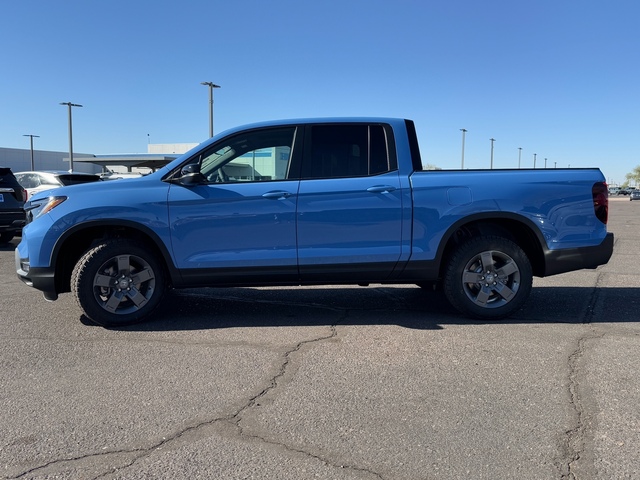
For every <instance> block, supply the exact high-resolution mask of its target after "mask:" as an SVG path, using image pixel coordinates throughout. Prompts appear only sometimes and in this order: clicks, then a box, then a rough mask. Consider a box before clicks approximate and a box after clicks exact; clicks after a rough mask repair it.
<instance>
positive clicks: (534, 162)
mask: <svg viewBox="0 0 640 480" xmlns="http://www.w3.org/2000/svg"><path fill="white" fill-rule="evenodd" d="M536 155H537V153H534V154H533V168H536Z"/></svg>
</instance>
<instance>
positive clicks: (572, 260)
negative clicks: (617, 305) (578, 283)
mask: <svg viewBox="0 0 640 480" xmlns="http://www.w3.org/2000/svg"><path fill="white" fill-rule="evenodd" d="M611 255H613V233H611V232H609V233H607V235H606V237H605V238H604V240H603V241H602V243H601V244H600V245H595V246H592V247H578V248H562V249H558V250H548V251H546V252H545V254H544V257H545V273H544V276H545V277H548V276H550V275H557V274H559V273H565V272H571V271H573V270H581V269H583V268H596V267H598V266H600V265H604V264H605V263H607V262H608V261H609V259H610V258H611Z"/></svg>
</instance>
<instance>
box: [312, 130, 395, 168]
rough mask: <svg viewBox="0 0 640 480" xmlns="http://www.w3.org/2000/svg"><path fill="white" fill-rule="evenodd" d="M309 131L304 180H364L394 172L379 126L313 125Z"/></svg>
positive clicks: (383, 133)
mask: <svg viewBox="0 0 640 480" xmlns="http://www.w3.org/2000/svg"><path fill="white" fill-rule="evenodd" d="M308 131H309V133H308V134H307V135H308V136H307V142H308V143H307V144H308V145H309V147H308V148H305V151H306V152H307V155H306V156H305V166H304V167H303V168H304V173H303V176H304V177H306V178H338V177H364V176H368V175H376V174H379V173H384V172H388V171H390V170H392V169H393V168H391V165H390V163H389V155H388V153H387V139H386V134H385V130H384V128H383V126H382V125H314V126H312V127H310V128H309V129H308Z"/></svg>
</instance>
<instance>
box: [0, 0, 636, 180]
mask: <svg viewBox="0 0 640 480" xmlns="http://www.w3.org/2000/svg"><path fill="white" fill-rule="evenodd" d="M0 18H2V27H1V28H0V45H1V47H0V66H1V68H0V72H2V73H1V74H0V92H1V93H0V147H10V148H29V139H28V138H27V137H23V135H24V134H35V135H39V136H40V138H36V139H34V142H35V143H34V145H35V149H36V150H57V151H67V150H68V147H69V145H68V131H67V126H68V124H67V119H68V117H67V107H63V106H61V105H59V103H60V102H73V103H78V104H82V105H83V108H74V109H73V137H74V151H75V152H82V153H97V154H108V153H144V152H146V151H147V143H148V142H149V141H151V143H195V142H200V141H203V140H205V139H206V138H207V137H208V134H209V116H208V108H209V107H208V88H207V87H204V86H202V85H200V82H203V81H211V82H214V83H216V84H218V85H221V86H222V88H220V89H216V90H215V130H216V132H217V133H218V132H221V131H223V130H225V129H227V128H231V127H234V126H237V125H241V124H244V123H250V122H254V121H262V120H269V119H280V118H298V117H326V116H352V115H355V116H361V115H373V116H392V117H405V118H411V119H413V120H415V122H416V126H417V129H418V134H419V139H420V147H421V151H422V155H423V163H430V164H433V165H437V166H438V167H441V168H459V167H460V164H461V150H462V148H461V145H462V133H461V131H460V129H461V128H465V129H467V130H468V131H467V133H466V141H465V144H466V145H465V167H466V168H488V167H489V164H490V151H491V142H490V138H494V139H495V143H494V167H495V168H511V167H517V166H518V152H519V150H518V148H519V147H521V148H522V166H523V167H533V154H534V153H536V154H537V165H536V166H537V167H542V166H544V159H545V158H547V162H548V165H547V166H549V167H551V166H555V165H557V166H558V167H567V166H569V165H570V166H571V167H600V168H601V169H602V170H603V172H604V174H605V176H606V177H607V180H608V181H610V182H622V181H623V180H624V175H625V174H626V173H627V172H630V171H631V170H632V169H633V168H634V167H635V166H637V165H640V142H639V139H640V135H639V131H640V115H639V112H640V109H639V107H640V88H639V86H638V85H639V83H640V82H639V81H640V62H639V59H640V32H639V31H638V19H640V3H638V2H637V1H636V0H609V1H606V2H605V1H600V0H582V1H577V0H533V1H527V2H524V1H518V0H487V1H476V0H441V1H430V0H395V1H389V0H387V1H379V0H338V1H334V0H325V1H315V2H312V1H304V0H298V1H290V0H272V1H258V0H234V1H229V0H227V1H218V0H192V1H191V0H184V1H182V2H166V1H165V2H162V1H147V0H140V1H136V0H127V1H122V0H110V1H109V2H97V1H89V0H83V1H76V0H61V1H57V2H53V1H51V0H20V1H19V2H17V1H9V0H3V1H0Z"/></svg>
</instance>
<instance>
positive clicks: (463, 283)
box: [444, 236, 533, 320]
mask: <svg viewBox="0 0 640 480" xmlns="http://www.w3.org/2000/svg"><path fill="white" fill-rule="evenodd" d="M532 283H533V273H532V269H531V263H530V261H529V258H528V257H527V255H526V253H525V252H524V251H523V250H522V249H521V248H520V247H519V246H518V245H516V244H515V243H514V242H512V241H511V240H508V239H506V238H503V237H499V236H482V237H478V238H473V239H471V240H469V241H467V242H465V243H463V244H462V245H460V246H459V247H458V248H457V249H456V250H455V251H454V252H453V254H452V255H451V257H450V260H449V263H448V264H447V266H446V271H445V273H444V292H445V295H446V296H447V299H448V300H449V302H450V303H451V304H452V305H453V306H454V307H455V308H456V309H458V310H459V311H460V312H462V313H464V314H466V315H469V316H471V317H474V318H479V319H485V320H498V319H501V318H505V317H508V316H509V315H511V314H513V313H514V312H515V311H517V310H518V309H520V307H522V305H523V304H524V302H525V301H526V300H527V297H528V296H529V293H530V292H531V285H532Z"/></svg>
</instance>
